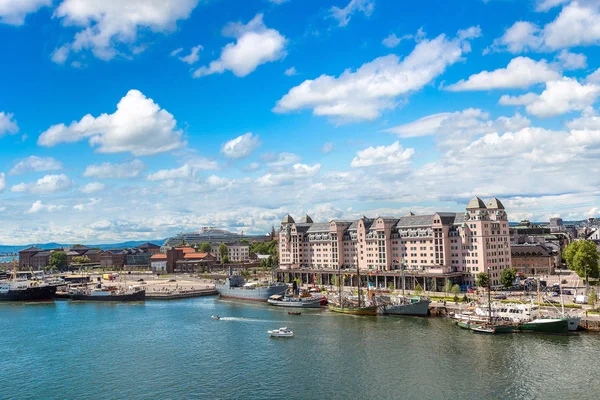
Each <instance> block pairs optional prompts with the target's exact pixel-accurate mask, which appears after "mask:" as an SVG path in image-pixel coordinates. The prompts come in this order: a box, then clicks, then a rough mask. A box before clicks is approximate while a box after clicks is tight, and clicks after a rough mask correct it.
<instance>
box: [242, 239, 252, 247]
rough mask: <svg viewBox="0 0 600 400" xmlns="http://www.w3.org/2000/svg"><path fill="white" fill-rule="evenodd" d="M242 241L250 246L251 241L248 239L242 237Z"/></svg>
mask: <svg viewBox="0 0 600 400" xmlns="http://www.w3.org/2000/svg"><path fill="white" fill-rule="evenodd" d="M240 243H243V244H245V245H246V246H250V241H249V240H248V239H241V240H240Z"/></svg>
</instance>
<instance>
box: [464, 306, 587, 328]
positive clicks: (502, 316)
mask: <svg viewBox="0 0 600 400" xmlns="http://www.w3.org/2000/svg"><path fill="white" fill-rule="evenodd" d="M538 309H539V306H537V305H535V304H519V303H492V318H493V319H495V320H502V321H508V322H517V323H523V322H528V321H531V320H533V319H534V313H533V312H532V311H538ZM475 314H476V316H478V317H486V316H487V315H488V306H487V305H483V306H481V307H476V308H475ZM540 314H545V316H547V317H553V318H567V320H568V325H569V331H570V332H574V331H576V330H577V328H578V327H579V322H580V321H581V317H580V316H577V315H568V314H567V313H564V312H563V313H562V314H561V313H560V312H558V311H556V312H551V311H550V312H548V311H542V310H540Z"/></svg>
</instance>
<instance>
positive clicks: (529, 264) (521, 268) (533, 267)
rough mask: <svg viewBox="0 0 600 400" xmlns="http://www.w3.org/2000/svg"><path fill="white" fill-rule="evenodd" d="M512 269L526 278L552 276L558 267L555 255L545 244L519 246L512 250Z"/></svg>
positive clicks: (512, 247)
mask: <svg viewBox="0 0 600 400" xmlns="http://www.w3.org/2000/svg"><path fill="white" fill-rule="evenodd" d="M510 250H511V258H512V267H513V268H514V269H515V270H516V271H517V273H519V274H522V275H524V276H528V277H529V276H536V275H551V274H554V270H555V268H556V266H557V264H556V258H555V254H553V251H552V249H551V248H549V247H547V246H545V245H543V244H539V243H537V244H517V245H512V246H511V248H510Z"/></svg>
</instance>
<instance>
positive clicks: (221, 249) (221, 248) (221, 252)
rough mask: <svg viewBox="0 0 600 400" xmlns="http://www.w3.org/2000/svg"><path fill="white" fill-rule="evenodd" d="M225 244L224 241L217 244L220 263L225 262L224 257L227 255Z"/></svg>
mask: <svg viewBox="0 0 600 400" xmlns="http://www.w3.org/2000/svg"><path fill="white" fill-rule="evenodd" d="M227 254H228V253H227V246H226V245H225V243H221V245H220V246H219V255H220V256H221V264H225V257H226V256H227Z"/></svg>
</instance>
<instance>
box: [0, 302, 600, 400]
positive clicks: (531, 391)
mask: <svg viewBox="0 0 600 400" xmlns="http://www.w3.org/2000/svg"><path fill="white" fill-rule="evenodd" d="M288 311H289V310H287V309H284V308H276V307H271V306H268V305H266V304H265V305H263V304H255V303H244V302H239V301H228V300H219V299H216V298H215V297H208V298H206V297H205V298H198V299H187V300H180V301H155V302H146V303H141V304H99V303H84V302H82V303H72V302H71V303H70V302H67V301H57V302H55V303H46V304H0V323H1V324H2V329H1V330H0V341H1V343H2V345H1V346H0V371H2V386H1V387H0V398H1V399H129V400H134V399H151V398H152V399H158V398H160V399H191V398H205V399H250V400H251V399H275V398H293V399H369V398H372V399H541V398H543V399H564V398H577V399H586V398H595V397H596V396H597V393H598V392H599V391H600V380H599V379H598V377H597V376H596V373H595V370H596V369H595V366H596V365H597V362H598V360H599V359H600V336H598V335H596V334H575V335H569V336H547V335H533V334H511V335H490V336H487V335H478V334H474V333H472V332H469V331H465V330H461V329H458V328H456V327H455V326H454V325H453V324H452V322H451V321H450V320H447V319H442V318H430V319H420V318H394V317H356V316H349V315H341V314H335V313H331V312H329V311H319V310H316V311H311V310H302V315H299V316H294V315H288V314H287V312H288ZM212 315H219V316H220V317H221V319H220V320H213V319H211V316H212ZM282 326H287V327H288V328H290V329H292V330H293V331H294V332H295V337H294V338H289V339H283V338H269V337H268V335H267V330H269V329H275V328H279V327H282Z"/></svg>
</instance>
